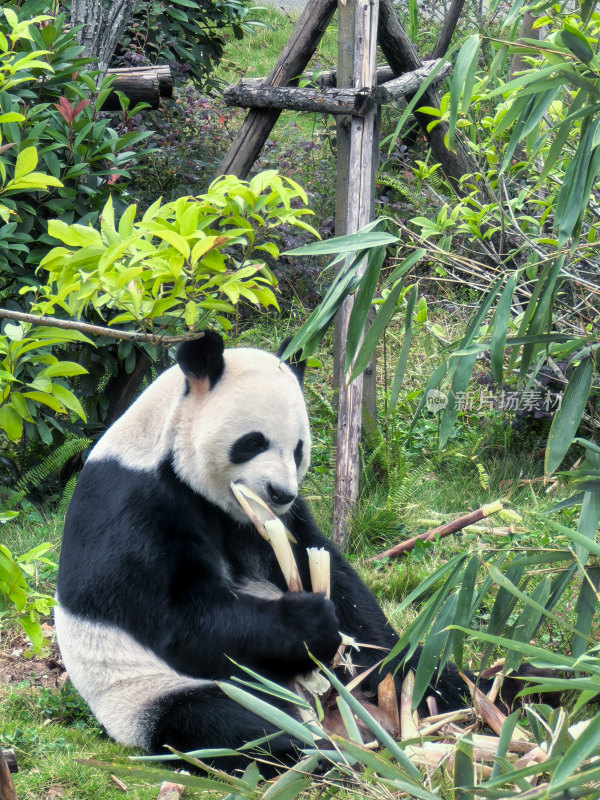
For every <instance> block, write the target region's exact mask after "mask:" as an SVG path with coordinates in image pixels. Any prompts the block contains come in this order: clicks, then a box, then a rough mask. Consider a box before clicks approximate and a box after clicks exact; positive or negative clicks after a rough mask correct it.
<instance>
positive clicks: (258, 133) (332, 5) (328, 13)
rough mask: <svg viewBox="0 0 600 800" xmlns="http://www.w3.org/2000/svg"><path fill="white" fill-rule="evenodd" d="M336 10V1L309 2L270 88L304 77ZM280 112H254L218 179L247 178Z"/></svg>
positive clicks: (268, 81)
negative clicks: (307, 66)
mask: <svg viewBox="0 0 600 800" xmlns="http://www.w3.org/2000/svg"><path fill="white" fill-rule="evenodd" d="M335 9H336V0H308V3H307V4H306V6H305V7H304V11H303V12H302V14H301V15H300V18H299V19H298V22H297V23H296V27H295V28H294V30H293V31H292V35H291V36H290V38H289V39H288V41H287V44H286V45H285V47H284V48H283V50H282V51H281V54H280V55H279V58H278V59H277V61H276V63H275V66H274V67H273V69H272V70H271V72H270V73H269V76H268V77H267V78H266V80H265V84H266V85H270V86H287V84H288V83H290V81H292V80H293V79H294V78H297V77H298V75H301V74H302V72H303V71H304V70H305V69H306V65H307V64H308V62H309V61H310V59H311V57H312V54H313V53H314V52H315V50H316V48H317V45H318V44H319V42H320V41H321V37H322V36H323V34H324V33H325V30H326V29H327V26H328V25H329V23H330V21H331V18H332V17H333V15H334V13H335ZM280 114H281V110H280V109H276V110H274V111H266V110H259V111H254V110H252V111H250V113H249V114H248V116H247V117H246V119H245V120H244V122H243V123H242V127H241V128H240V130H239V131H238V134H237V136H236V137H235V139H234V141H233V144H232V145H231V147H230V148H229V152H228V153H227V155H226V156H225V158H224V159H223V162H222V163H221V166H220V167H219V169H218V171H217V175H229V174H231V175H237V176H238V178H245V177H246V176H247V175H248V173H249V172H250V169H251V167H252V165H253V164H254V162H255V161H256V159H257V158H258V155H259V153H260V151H261V149H262V147H263V145H264V143H265V142H266V140H267V138H268V136H269V133H270V132H271V130H272V129H273V126H274V125H275V123H276V122H277V120H278V119H279V115H280Z"/></svg>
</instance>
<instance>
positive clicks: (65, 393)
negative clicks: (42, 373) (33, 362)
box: [52, 383, 85, 421]
mask: <svg viewBox="0 0 600 800" xmlns="http://www.w3.org/2000/svg"><path fill="white" fill-rule="evenodd" d="M52 394H53V395H54V396H55V397H57V398H58V399H59V400H60V402H61V403H62V404H63V405H64V406H65V408H68V409H69V411H74V412H75V413H76V414H77V416H78V417H79V418H80V419H82V420H84V421H85V412H84V410H83V408H82V407H81V403H80V402H79V400H78V399H77V398H76V397H75V395H74V394H73V392H71V391H69V389H65V387H64V386H61V385H60V384H58V383H53V384H52Z"/></svg>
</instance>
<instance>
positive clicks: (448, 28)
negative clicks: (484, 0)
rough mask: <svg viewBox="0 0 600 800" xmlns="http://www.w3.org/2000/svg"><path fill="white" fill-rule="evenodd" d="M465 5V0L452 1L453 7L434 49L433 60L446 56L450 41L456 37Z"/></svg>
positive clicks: (447, 15) (449, 11)
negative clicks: (456, 30) (455, 32)
mask: <svg viewBox="0 0 600 800" xmlns="http://www.w3.org/2000/svg"><path fill="white" fill-rule="evenodd" d="M464 4H465V0H452V5H451V6H450V8H449V10H448V13H447V14H446V18H445V19H444V24H443V25H442V30H441V31H440V35H439V36H438V40H437V42H436V43H435V47H434V48H433V52H432V54H431V58H442V56H445V55H446V50H447V49H448V47H449V46H450V40H451V39H452V36H453V35H454V31H455V29H456V24H457V22H458V19H459V17H460V15H461V12H462V10H463V6H464Z"/></svg>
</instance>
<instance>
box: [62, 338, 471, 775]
mask: <svg viewBox="0 0 600 800" xmlns="http://www.w3.org/2000/svg"><path fill="white" fill-rule="evenodd" d="M301 379H302V365H301V364H296V365H293V366H289V365H287V364H284V363H282V362H280V360H279V358H278V357H277V356H276V355H273V354H270V353H267V352H264V351H261V350H256V349H250V348H231V349H229V348H228V349H226V350H225V349H224V347H223V341H222V339H221V337H220V336H219V335H218V334H216V333H215V332H211V331H207V332H205V333H204V335H203V337H202V338H200V339H197V340H194V341H189V342H185V343H183V344H182V345H181V346H180V347H179V350H178V352H177V364H176V365H175V366H173V367H171V368H170V369H168V370H167V371H166V372H164V373H163V374H162V375H160V377H159V378H158V379H157V380H155V381H154V382H153V383H152V384H151V385H150V386H149V387H148V388H147V389H146V390H145V391H144V392H143V393H142V394H141V395H140V397H139V398H138V399H137V401H136V402H135V403H134V404H133V405H132V406H131V408H129V410H128V411H126V412H125V414H124V415H123V416H122V417H121V418H120V419H119V420H118V421H117V422H115V423H114V424H113V425H112V427H110V428H109V429H108V431H107V432H106V433H105V434H104V436H103V437H102V438H101V439H100V440H99V442H98V443H97V444H96V446H95V447H94V448H93V450H92V451H91V453H90V455H89V458H88V459H87V462H86V464H85V466H84V468H83V470H82V472H81V475H80V477H79V480H78V482H77V488H76V490H75V493H74V495H73V498H72V500H71V503H70V505H69V509H68V512H67V516H66V521H65V528H64V537H63V543H62V550H61V555H60V564H59V572H58V584H57V599H58V602H59V605H58V607H57V608H56V615H55V623H56V633H57V638H58V642H59V646H60V650H61V653H62V658H63V660H64V664H65V666H66V669H67V671H68V674H69V676H70V678H71V680H72V682H73V684H74V685H75V687H76V688H77V689H78V691H79V692H80V694H81V695H82V696H83V697H84V698H85V700H86V701H87V703H88V704H89V706H90V708H91V710H92V711H93V713H94V714H95V716H96V717H97V719H98V720H99V721H100V723H101V724H102V725H103V726H104V727H105V729H106V731H107V732H108V734H109V735H110V736H111V737H113V738H114V739H116V740H117V741H119V742H121V743H123V744H125V745H130V746H133V747H136V748H141V749H143V750H145V751H148V752H154V753H160V752H163V753H164V752H165V750H164V746H165V745H170V746H172V747H174V748H176V749H178V750H182V751H189V750H193V749H199V748H233V749H235V748H238V747H239V746H240V745H242V744H244V743H246V742H249V741H252V740H255V739H259V738H261V737H263V736H265V735H267V734H271V733H274V732H275V729H274V728H273V726H272V725H271V724H270V723H268V722H265V721H264V720H263V719H260V718H258V717H257V716H255V715H254V714H252V713H251V712H250V711H247V710H246V709H244V708H243V707H241V706H239V705H237V704H236V703H235V702H233V701H232V700H230V699H228V698H227V697H226V696H225V695H224V694H223V693H222V692H221V691H220V690H219V688H218V687H217V686H216V684H215V681H216V680H219V679H229V678H230V677H231V676H232V674H233V673H234V671H235V667H234V665H233V664H232V661H234V662H237V663H238V664H242V665H244V666H246V667H249V668H251V669H253V670H255V671H257V672H259V673H261V674H262V675H264V676H266V677H268V678H270V679H273V680H275V681H279V682H281V683H288V682H289V681H290V680H291V679H292V678H293V677H294V676H297V675H299V674H301V673H305V672H307V671H310V670H311V669H312V668H313V666H314V664H313V662H312V661H311V660H310V657H309V655H308V651H310V652H311V653H312V654H314V656H316V657H317V658H318V659H321V660H323V661H325V662H327V661H330V660H331V658H332V657H333V656H334V654H335V652H336V650H337V649H338V646H339V644H340V633H339V631H343V632H344V633H346V634H349V635H351V636H354V637H355V638H356V640H357V641H358V642H363V643H367V644H372V645H376V646H377V648H385V649H386V650H387V649H390V648H392V647H393V646H394V644H395V643H396V641H397V639H396V635H395V633H394V631H393V629H392V627H391V626H390V625H389V623H388V621H387V620H386V618H385V616H384V614H383V612H382V611H381V609H380V607H379V605H378V603H377V601H376V599H375V598H374V596H373V595H372V594H371V593H370V592H369V590H368V589H367V588H366V586H365V585H364V584H363V583H362V582H361V580H360V579H359V577H358V575H357V574H356V573H355V572H354V570H353V569H352V568H351V567H350V565H349V564H348V563H347V562H346V561H345V560H344V558H343V557H342V555H341V554H340V553H339V552H338V550H337V549H336V548H335V546H333V544H332V543H331V542H330V541H329V540H328V539H327V538H326V537H325V536H324V535H323V534H322V533H321V532H320V531H319V530H318V528H317V527H316V524H315V523H314V521H313V520H312V518H311V515H310V513H309V511H308V509H307V507H306V505H305V503H304V502H303V501H302V500H301V499H300V497H299V495H298V486H299V484H300V482H301V481H302V478H303V476H304V475H305V473H306V470H307V468H308V465H309V459H310V449H311V440H310V432H309V423H308V416H307V411H306V407H305V403H304V399H303V393H302V388H301ZM236 481H241V482H243V483H244V484H245V485H246V486H248V487H249V488H250V489H252V490H253V491H254V492H256V493H257V494H258V495H259V496H260V497H262V498H263V499H264V500H265V502H267V503H268V504H269V505H270V506H271V508H272V509H273V510H274V511H275V512H276V513H277V514H278V515H279V516H281V518H282V519H283V521H284V523H285V525H286V527H287V528H288V529H289V531H290V532H291V533H292V535H293V537H294V538H295V539H296V542H297V543H296V544H294V545H293V549H294V554H295V558H296V560H297V562H298V566H299V570H300V573H301V577H302V580H303V585H304V586H310V578H309V570H308V563H307V555H306V548H307V547H325V548H327V550H329V552H330V554H331V573H332V575H331V577H332V583H331V599H330V600H329V599H326V598H325V596H324V595H321V594H312V593H310V592H303V593H290V592H287V591H286V586H285V583H284V581H283V576H282V574H281V570H280V568H279V566H278V564H277V561H276V560H275V558H274V555H273V552H272V550H271V547H270V545H269V544H267V543H266V542H265V541H264V540H263V539H262V538H261V537H260V536H259V535H258V533H257V532H256V530H255V528H254V527H253V526H252V525H251V524H250V523H249V522H248V521H247V519H246V518H245V515H244V513H243V512H242V511H241V509H240V508H239V506H238V503H237V501H236V500H235V498H234V496H233V493H232V491H231V489H230V483H231V482H236ZM381 658H382V652H381V649H370V648H362V649H361V650H360V652H359V653H355V654H354V656H353V659H354V662H355V664H356V666H357V668H358V669H359V670H360V669H366V668H368V667H369V666H371V665H373V664H374V663H375V662H376V661H379V660H380V659H381ZM396 666H397V664H394V663H391V664H389V665H387V667H386V670H387V671H393V670H394V668H395V667H396ZM412 666H413V667H414V663H413V664H412ZM401 674H402V671H399V672H398V674H397V675H396V679H397V680H398V681H400V680H401ZM382 677H383V676H382V674H381V672H380V671H379V670H374V671H373V672H371V674H370V675H368V676H367V678H366V679H365V681H364V684H363V687H362V688H363V691H364V692H366V693H367V694H371V695H375V694H376V687H377V685H378V683H379V682H380V681H381V679H382ZM435 692H436V696H437V703H438V707H439V709H440V710H445V709H449V708H457V707H460V705H461V704H462V702H463V701H462V699H461V695H462V694H463V693H464V684H463V683H462V681H461V680H460V679H459V677H458V675H457V671H456V668H455V667H453V666H450V667H448V668H446V670H445V671H444V672H443V673H442V675H441V676H440V679H439V681H438V682H437V684H436V686H435ZM398 696H399V694H398ZM291 713H293V712H291ZM297 745H298V743H297V742H295V741H294V740H293V739H292V738H290V737H289V736H286V735H284V734H282V735H280V736H278V737H275V738H273V739H271V741H270V742H269V745H268V746H269V748H270V751H271V755H272V757H273V758H274V759H278V760H280V761H283V762H286V761H289V760H290V759H292V758H293V757H294V755H295V754H296V753H297V750H296V747H297ZM218 764H219V766H220V767H222V768H224V769H228V770H233V769H236V768H238V767H240V766H241V765H242V764H243V761H242V758H241V757H240V758H239V759H238V758H236V757H231V758H226V759H219V761H218Z"/></svg>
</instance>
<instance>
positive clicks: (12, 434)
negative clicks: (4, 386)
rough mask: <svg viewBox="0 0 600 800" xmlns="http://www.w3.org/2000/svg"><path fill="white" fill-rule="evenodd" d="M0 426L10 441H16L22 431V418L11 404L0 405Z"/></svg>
mask: <svg viewBox="0 0 600 800" xmlns="http://www.w3.org/2000/svg"><path fill="white" fill-rule="evenodd" d="M0 428H2V430H3V431H4V432H5V433H6V435H7V436H8V438H9V439H10V440H11V442H18V441H19V439H20V438H21V434H22V433H23V420H22V418H21V416H20V415H19V414H17V412H16V411H15V409H14V408H13V407H12V406H9V405H6V404H4V405H3V406H0Z"/></svg>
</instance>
